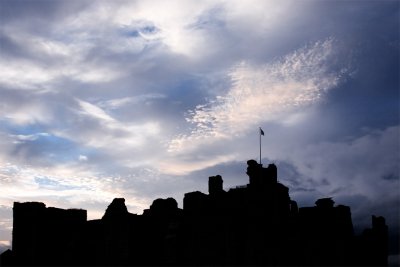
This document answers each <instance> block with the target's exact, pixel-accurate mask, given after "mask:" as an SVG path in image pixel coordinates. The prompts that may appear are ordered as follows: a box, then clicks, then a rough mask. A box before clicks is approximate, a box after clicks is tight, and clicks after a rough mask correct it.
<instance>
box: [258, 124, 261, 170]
mask: <svg viewBox="0 0 400 267" xmlns="http://www.w3.org/2000/svg"><path fill="white" fill-rule="evenodd" d="M258 134H259V135H260V165H261V127H260V129H259V131H258Z"/></svg>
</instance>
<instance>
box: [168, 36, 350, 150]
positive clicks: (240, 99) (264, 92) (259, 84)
mask: <svg viewBox="0 0 400 267" xmlns="http://www.w3.org/2000/svg"><path fill="white" fill-rule="evenodd" d="M335 55H336V51H335V41H334V39H332V38H331V39H327V40H325V41H319V42H316V43H315V44H312V45H309V46H307V47H305V48H302V49H299V50H297V51H295V52H293V53H290V54H288V55H287V56H285V57H284V58H282V59H280V60H276V61H275V62H272V63H269V64H265V65H261V66H254V65H250V64H249V63H241V64H239V65H237V66H235V67H234V68H233V69H232V70H231V71H230V72H229V76H230V78H231V80H232V86H231V88H229V90H228V91H227V93H226V94H225V95H224V96H218V97H217V98H216V99H214V100H212V101H210V102H208V103H205V104H204V105H199V106H197V107H196V109H194V110H193V111H189V115H188V117H187V121H188V122H190V123H192V124H193V125H194V129H193V130H192V132H191V133H190V134H186V135H182V136H179V137H178V138H176V139H174V140H172V141H171V143H170V147H169V151H171V152H182V151H185V150H190V149H191V148H193V147H196V146H199V145H201V144H203V143H204V142H215V141H219V140H223V139H230V138H234V137H237V136H240V135H243V134H244V133H246V132H248V131H249V129H251V128H254V127H257V126H258V125H259V124H261V123H263V122H268V121H275V122H279V121H285V120H286V121H288V122H293V121H294V120H296V118H294V117H293V115H296V114H297V113H298V112H301V110H302V109H304V108H306V107H308V106H310V105H313V104H315V103H317V102H318V101H320V100H321V99H322V98H323V95H324V94H325V93H326V91H328V90H330V89H332V88H335V87H336V86H337V84H338V82H339V81H340V78H341V75H343V73H344V72H345V71H346V69H345V67H346V66H343V68H342V69H340V70H339V71H332V70H331V69H330V65H329V61H330V60H331V59H332V58H333V57H335ZM298 117H299V116H297V118H298Z"/></svg>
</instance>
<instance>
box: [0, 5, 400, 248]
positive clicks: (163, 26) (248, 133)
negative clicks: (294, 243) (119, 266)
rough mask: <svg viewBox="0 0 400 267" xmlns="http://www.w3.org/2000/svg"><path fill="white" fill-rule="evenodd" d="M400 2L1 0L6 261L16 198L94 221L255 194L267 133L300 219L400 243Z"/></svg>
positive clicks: (0, 214) (0, 164)
mask: <svg viewBox="0 0 400 267" xmlns="http://www.w3.org/2000/svg"><path fill="white" fill-rule="evenodd" d="M399 3H400V2H398V1H339V0H336V1H312V0H300V1H298V0H297V1H289V0H288V1H286V0H285V1H267V0H248V1H242V0H229V1H228V0H226V1H223V0H212V1H206V0H205V1H197V0H196V1H189V0H187V1H186V0H185V1H177V0H172V1H162V0H159V1H158V0H149V1H140V0H139V1H120V0H113V1H100V0H95V1H92V0H91V1H85V0H79V1H78V0H57V1H48V0H25V1H22V0H0V20H1V23H0V188H1V194H0V244H1V246H2V248H3V249H4V247H7V246H10V245H11V231H12V205H13V202H16V201H17V202H26V201H40V202H44V203H45V204H46V205H47V206H53V207H59V208H83V209H86V210H87V211H88V218H89V219H98V218H101V216H102V215H103V214H104V211H105V209H106V207H107V205H108V204H109V203H110V202H111V201H112V199H113V198H115V197H123V198H125V200H126V205H127V207H128V210H129V211H130V212H132V213H137V214H141V213H142V211H143V209H146V208H148V207H149V206H150V204H151V203H152V201H153V200H154V199H156V198H166V197H174V198H175V199H176V200H177V201H178V203H179V206H180V207H181V208H182V199H183V196H184V194H185V193H186V192H191V191H197V190H198V191H202V192H205V193H206V192H207V184H208V183H207V181H208V177H209V176H214V175H217V174H220V175H222V177H223V180H224V188H225V189H226V190H228V189H229V188H230V187H233V186H236V185H244V184H247V183H248V177H247V175H246V174H245V171H246V166H247V165H246V161H247V160H249V159H255V160H259V127H261V128H262V129H263V131H264V132H265V135H264V136H262V162H263V164H264V165H268V164H270V163H275V164H276V165H277V167H278V180H279V181H280V182H281V183H283V184H285V185H286V186H288V187H289V193H290V196H291V199H293V200H296V201H297V202H298V204H299V206H314V202H315V201H316V200H317V199H318V198H323V197H332V198H333V200H334V201H335V203H336V204H343V205H349V206H350V207H351V209H352V218H353V224H354V225H355V226H356V230H357V229H362V228H363V227H370V225H371V215H373V214H374V215H381V216H384V217H385V218H386V221H387V224H388V225H389V227H390V233H391V236H392V237H393V238H392V239H393V240H394V239H396V238H398V237H399V218H400V215H399V206H400V200H399V192H400V188H399V162H400V152H399V151H400V145H399V142H400V138H399V136H400V135H399V134H400V133H399V130H400V123H399V120H400V119H399V114H400V111H399V106H400V105H399V73H400V72H399V58H400V57H399V48H400V42H399V10H400V8H399ZM394 243H395V242H394ZM396 244H397V247H398V243H396ZM392 252H393V247H392Z"/></svg>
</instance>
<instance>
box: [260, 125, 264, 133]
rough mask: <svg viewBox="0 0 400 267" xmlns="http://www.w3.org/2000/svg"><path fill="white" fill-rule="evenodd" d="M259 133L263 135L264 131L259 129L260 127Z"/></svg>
mask: <svg viewBox="0 0 400 267" xmlns="http://www.w3.org/2000/svg"><path fill="white" fill-rule="evenodd" d="M260 134H261V135H264V131H263V130H262V129H261V127H260Z"/></svg>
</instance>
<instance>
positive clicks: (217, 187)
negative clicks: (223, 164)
mask: <svg viewBox="0 0 400 267" xmlns="http://www.w3.org/2000/svg"><path fill="white" fill-rule="evenodd" d="M223 183H224V181H223V180H222V177H221V175H217V176H211V177H209V178H208V194H209V195H217V194H220V193H222V192H223V191H224V190H223V189H222V187H223Z"/></svg>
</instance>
